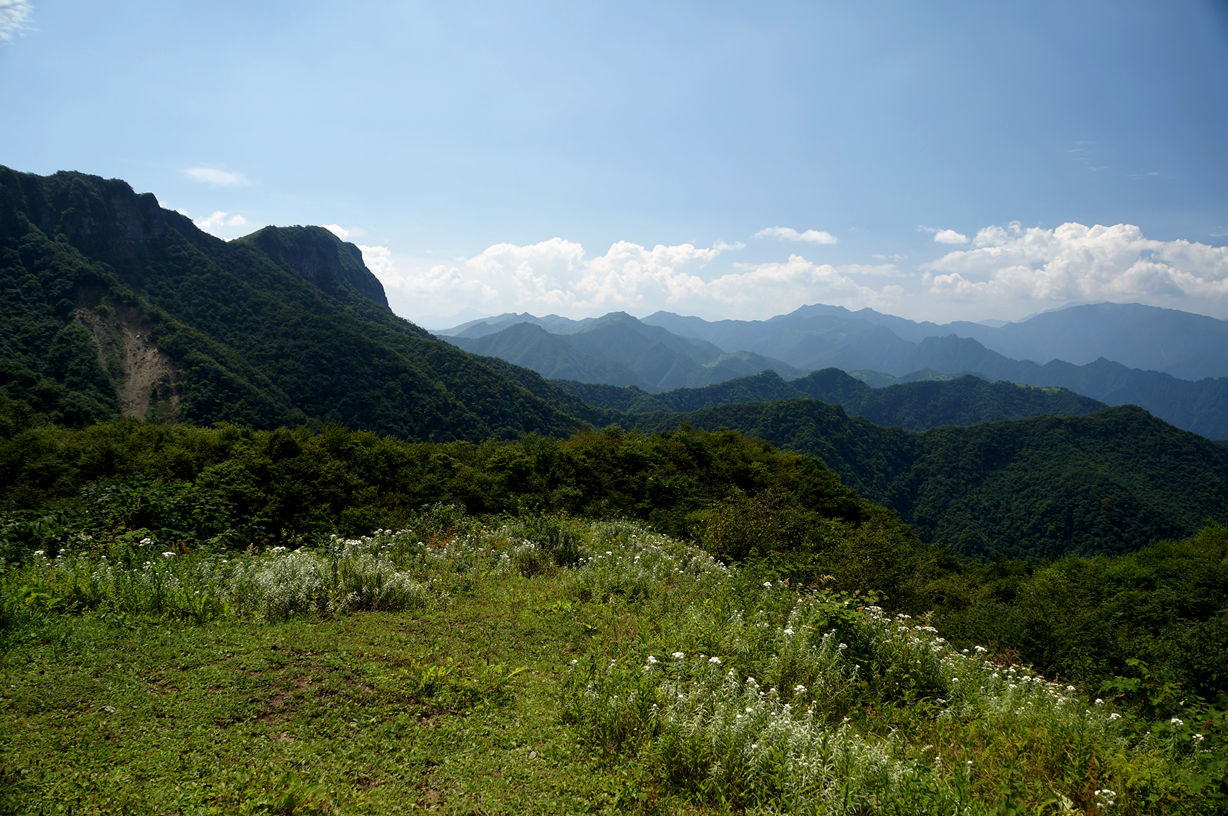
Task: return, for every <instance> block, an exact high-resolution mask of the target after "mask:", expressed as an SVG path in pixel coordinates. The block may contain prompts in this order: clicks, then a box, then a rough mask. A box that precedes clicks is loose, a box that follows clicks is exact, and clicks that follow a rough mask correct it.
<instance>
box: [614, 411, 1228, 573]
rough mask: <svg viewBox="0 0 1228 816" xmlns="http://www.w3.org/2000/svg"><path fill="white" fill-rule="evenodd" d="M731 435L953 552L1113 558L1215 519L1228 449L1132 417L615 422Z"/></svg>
mask: <svg viewBox="0 0 1228 816" xmlns="http://www.w3.org/2000/svg"><path fill="white" fill-rule="evenodd" d="M628 417H629V421H631V422H633V423H634V424H636V425H637V426H638V427H642V428H645V429H655V428H663V427H673V426H675V425H677V424H678V423H679V422H686V423H689V424H690V425H693V426H694V427H697V428H709V429H712V428H722V427H725V428H733V429H736V430H739V431H741V432H743V433H748V434H752V435H754V436H759V437H762V438H764V439H767V440H768V441H770V442H772V443H773V444H776V445H779V446H781V447H783V448H786V449H789V450H795V451H798V452H801V453H808V454H811V455H814V456H818V457H819V458H820V459H822V460H823V461H824V462H825V463H827V465H828V466H830V467H831V468H832V469H833V470H835V471H836V472H837V473H839V474H840V476H841V478H842V479H843V480H844V481H845V483H846V484H848V485H850V486H851V487H853V488H854V489H856V490H857V491H858V492H860V493H861V494H862V495H864V496H866V497H867V498H869V499H871V500H873V501H877V502H881V503H883V504H885V505H886V506H888V507H890V508H892V509H893V510H895V511H896V512H898V513H899V514H900V515H901V517H903V518H904V520H905V521H907V522H908V523H909V524H911V525H913V527H914V528H915V529H916V530H917V532H918V534H919V535H920V536H921V537H922V538H923V539H925V540H927V541H935V542H939V543H942V544H946V545H948V546H950V547H951V548H952V549H954V550H955V551H956V552H959V553H962V554H965V555H978V556H986V555H989V554H991V553H994V552H1000V553H1003V554H1006V555H1011V556H1021V557H1056V556H1060V555H1064V554H1068V553H1094V552H1124V551H1128V550H1133V549H1137V548H1138V547H1141V546H1143V545H1144V544H1147V543H1148V542H1150V541H1153V540H1156V539H1159V538H1174V537H1180V536H1183V535H1190V534H1192V533H1193V531H1195V530H1197V529H1198V528H1199V526H1201V525H1202V524H1203V522H1204V521H1206V519H1207V518H1208V517H1210V518H1214V519H1216V520H1218V521H1220V522H1221V523H1223V522H1225V521H1228V450H1226V449H1225V448H1224V447H1223V446H1220V445H1217V444H1215V443H1213V442H1210V441H1208V440H1206V439H1203V438H1202V437H1200V436H1197V435H1195V434H1191V433H1188V432H1185V431H1181V430H1179V429H1177V428H1174V427H1172V426H1170V425H1167V424H1166V423H1164V422H1162V421H1160V420H1158V419H1156V418H1155V417H1153V416H1151V415H1149V414H1147V413H1146V412H1145V411H1142V410H1140V409H1138V408H1132V407H1123V408H1110V409H1105V410H1102V411H1098V412H1096V413H1092V414H1088V415H1085V416H1077V417H1064V418H1057V417H1037V418H1033V419H1024V420H1015V421H1010V422H994V423H988V424H984V425H976V426H971V427H966V428H959V427H946V428H936V429H933V430H929V431H926V432H924V433H910V432H907V431H903V430H900V429H895V428H884V427H881V426H878V425H874V424H873V423H871V422H869V421H867V420H864V419H861V418H858V417H849V416H848V415H847V414H846V413H845V412H844V411H843V409H841V408H838V407H835V406H830V405H826V404H824V403H821V402H818V401H814V400H788V401H784V402H773V403H755V404H745V405H726V406H721V407H716V408H707V409H703V410H699V411H693V412H689V413H683V414H676V413H669V414H667V413H661V414H638V415H628Z"/></svg>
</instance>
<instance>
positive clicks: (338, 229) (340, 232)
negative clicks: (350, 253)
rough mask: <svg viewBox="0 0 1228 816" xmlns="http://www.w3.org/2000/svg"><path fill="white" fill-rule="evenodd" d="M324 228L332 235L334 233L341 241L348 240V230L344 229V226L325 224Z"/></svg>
mask: <svg viewBox="0 0 1228 816" xmlns="http://www.w3.org/2000/svg"><path fill="white" fill-rule="evenodd" d="M324 229H326V230H328V231H329V232H331V233H332V234H333V235H336V236H337V237H338V238H340V239H341V240H342V241H348V240H350V230H348V229H346V228H345V227H342V226H338V225H337V224H325V225H324Z"/></svg>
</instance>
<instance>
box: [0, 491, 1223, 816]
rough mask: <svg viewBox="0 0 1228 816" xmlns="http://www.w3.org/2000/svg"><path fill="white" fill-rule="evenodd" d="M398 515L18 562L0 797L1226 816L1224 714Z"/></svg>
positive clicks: (671, 573) (672, 565) (831, 615)
mask: <svg viewBox="0 0 1228 816" xmlns="http://www.w3.org/2000/svg"><path fill="white" fill-rule="evenodd" d="M408 521H409V523H408V524H407V526H406V529H405V530H403V531H401V532H398V533H391V532H386V531H385V532H380V533H378V534H376V535H374V536H371V537H365V538H361V539H353V540H345V539H333V540H332V541H331V542H325V543H322V544H321V545H320V546H318V547H313V548H309V549H303V550H300V551H293V552H292V551H279V550H271V551H265V552H262V553H250V554H235V553H229V554H224V553H211V552H208V551H199V552H189V553H184V552H175V551H173V550H168V551H166V552H161V551H159V547H160V546H162V545H161V544H160V542H155V541H149V542H147V543H145V542H132V543H131V545H130V546H128V547H114V548H112V549H110V550H109V551H107V552H105V553H104V552H100V551H98V550H97V549H91V548H90V547H78V548H76V549H75V550H74V551H72V552H66V553H64V554H62V555H60V556H58V557H56V558H48V557H46V554H45V553H44V554H35V555H32V556H31V557H29V558H28V559H26V560H24V561H23V562H22V563H21V564H20V565H19V566H18V567H16V568H15V569H11V570H7V571H6V572H5V573H4V574H3V576H0V579H2V581H0V590H2V593H3V594H2V595H0V599H2V600H3V607H2V609H3V611H4V618H3V622H4V624H5V626H4V630H3V631H4V633H5V638H4V641H3V651H2V652H0V681H3V683H4V688H5V693H4V695H3V696H2V697H0V712H2V713H3V716H0V742H2V743H3V745H4V746H5V756H6V762H5V764H4V769H3V771H2V773H3V784H2V785H0V791H2V793H0V797H2V798H0V802H2V805H0V806H2V807H3V809H4V810H5V811H6V812H26V811H30V810H33V809H36V808H37V809H39V810H41V811H42V812H45V813H60V812H63V813H69V812H133V813H153V812H202V813H318V814H331V813H347V814H348V813H408V812H421V811H428V810H438V811H442V812H456V813H459V812H479V811H480V812H488V813H576V812H591V813H626V812H644V813H661V814H664V813H678V812H689V813H696V814H705V813H727V812H731V811H735V812H749V813H764V814H766V813H824V814H864V813H898V814H904V813H909V814H915V813H951V812H958V813H967V814H989V813H1008V812H1029V813H1040V812H1047V813H1093V812H1105V811H1107V812H1111V813H1122V814H1143V813H1146V814H1167V813H1182V814H1202V813H1206V814H1212V813H1219V812H1222V807H1223V804H1224V801H1225V796H1226V795H1228V789H1226V787H1225V784H1224V775H1223V773H1222V769H1223V766H1224V763H1225V761H1226V758H1225V747H1224V746H1225V743H1224V738H1225V734H1226V729H1225V722H1224V718H1223V713H1222V712H1221V711H1217V710H1215V709H1208V708H1202V707H1197V706H1195V707H1191V708H1188V709H1186V710H1178V711H1176V712H1175V713H1174V712H1167V711H1166V712H1165V713H1164V715H1163V716H1162V717H1147V716H1143V715H1140V714H1139V713H1136V711H1135V710H1134V709H1131V708H1121V707H1119V706H1118V705H1117V703H1116V702H1115V700H1114V699H1113V697H1112V696H1111V695H1102V696H1101V697H1098V696H1097V694H1098V692H1097V691H1095V690H1093V689H1083V688H1078V687H1076V686H1074V685H1066V684H1058V683H1053V682H1048V681H1046V680H1045V679H1043V678H1041V677H1039V676H1037V675H1036V674H1035V673H1034V672H1032V671H1030V670H1028V669H1027V668H1024V667H1020V666H1015V665H1008V664H1007V663H1005V662H1003V661H1002V659H1001V657H999V656H997V655H994V654H993V653H991V652H987V651H986V650H985V649H983V648H980V647H979V646H978V647H976V648H972V647H969V648H967V649H959V648H955V647H953V646H952V645H950V644H949V643H947V642H946V641H945V640H944V639H943V638H942V637H941V636H940V635H941V633H940V632H936V631H935V630H934V627H932V626H930V625H928V624H927V623H926V621H925V620H918V619H913V618H909V617H908V616H906V615H893V614H890V613H889V612H885V611H883V610H881V609H879V608H878V607H877V606H876V605H875V604H874V598H873V596H872V595H868V596H863V595H860V594H857V595H849V594H842V593H834V592H831V591H825V590H823V589H821V588H820V589H808V588H805V587H800V586H793V585H790V584H787V583H786V582H784V581H781V580H775V579H772V578H771V577H765V575H764V574H762V573H757V572H755V571H754V570H750V569H742V568H734V569H731V568H728V567H726V566H724V565H722V564H721V563H720V562H718V561H715V560H714V559H712V558H711V557H710V556H709V555H708V554H707V553H704V552H702V551H699V550H695V549H693V548H690V547H687V546H684V545H682V544H680V543H678V542H676V541H672V540H670V539H667V538H664V537H661V536H659V535H657V534H654V533H652V532H650V531H648V530H645V529H643V528H641V527H637V526H635V525H633V524H627V523H613V522H600V523H586V522H578V521H559V520H550V519H543V518H540V517H529V518H524V519H520V520H512V521H506V522H503V523H494V524H481V523H478V522H476V521H475V520H473V519H470V518H467V517H465V516H463V515H459V514H457V513H456V512H454V511H451V510H447V509H439V510H435V511H432V512H428V513H425V514H422V515H419V516H417V517H415V518H413V519H409V520H408ZM104 555H105V556H106V557H105V558H104V557H103V556H104ZM48 677H52V678H56V682H54V683H48V682H47V678H48Z"/></svg>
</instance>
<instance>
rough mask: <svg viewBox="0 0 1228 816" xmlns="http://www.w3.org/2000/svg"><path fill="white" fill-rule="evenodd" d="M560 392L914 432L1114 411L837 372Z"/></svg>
mask: <svg viewBox="0 0 1228 816" xmlns="http://www.w3.org/2000/svg"><path fill="white" fill-rule="evenodd" d="M556 384H557V385H558V386H559V387H560V388H562V389H564V390H565V391H567V392H569V393H571V394H573V395H575V396H576V397H579V398H580V399H582V400H584V401H585V402H587V403H589V404H590V405H593V406H596V407H599V408H605V409H607V410H611V411H620V412H624V413H632V414H634V413H648V412H662V411H664V412H686V411H698V410H702V409H705V408H716V407H718V406H721V405H736V404H742V403H752V402H778V401H780V400H790V399H816V400H819V401H820V402H825V403H828V404H830V405H839V406H840V407H842V408H843V409H844V410H846V411H847V412H848V413H850V414H853V415H855V416H860V417H864V418H866V419H868V420H870V421H871V422H873V423H874V424H876V425H883V426H888V427H899V428H905V429H907V430H911V431H923V430H928V429H930V428H935V427H940V426H943V425H979V424H981V423H983V422H996V421H999V420H1006V419H1026V418H1029V417H1035V416H1045V415H1053V416H1072V415H1078V414H1089V413H1092V412H1093V411H1098V410H1101V409H1102V408H1105V407H1106V406H1105V404H1104V403H1102V402H1098V401H1096V400H1093V399H1089V398H1087V397H1083V396H1080V395H1078V394H1075V393H1074V392H1072V391H1068V390H1066V389H1063V388H1037V387H1034V386H1025V385H1017V384H1014V383H1009V382H1003V381H999V382H992V383H991V382H987V381H985V380H983V379H980V378H978V377H974V376H972V375H965V376H962V377H956V378H952V379H949V380H941V381H938V380H928V381H921V382H913V383H901V384H898V385H891V386H887V387H885V388H871V387H870V386H868V385H866V384H865V383H864V382H862V381H861V380H858V379H856V378H854V377H851V376H849V375H848V374H846V373H844V372H843V371H840V370H839V369H835V368H828V369H824V370H823V371H815V372H812V373H810V374H807V375H806V376H804V377H799V378H797V379H795V380H791V381H788V382H786V381H785V380H784V379H783V378H782V377H781V376H780V375H779V374H777V373H776V372H774V371H764V372H762V373H760V374H755V375H753V376H750V377H741V378H738V379H734V380H728V381H726V382H723V383H718V384H716V385H709V386H705V387H704V388H681V389H678V390H675V391H667V392H664V393H661V394H650V393H648V392H646V391H643V390H641V389H638V388H635V387H634V386H628V387H622V388H620V387H616V386H610V385H594V384H587V383H579V382H567V381H556Z"/></svg>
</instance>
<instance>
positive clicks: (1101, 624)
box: [0, 397, 1228, 716]
mask: <svg viewBox="0 0 1228 816" xmlns="http://www.w3.org/2000/svg"><path fill="white" fill-rule="evenodd" d="M2 406H3V398H2V397H0V407H2ZM0 472H3V473H5V474H8V476H9V479H8V481H5V482H0V558H3V559H5V560H6V561H7V562H9V563H13V562H18V561H21V560H23V559H25V558H27V557H28V556H29V555H30V554H31V553H33V552H35V551H38V550H42V551H44V552H45V553H47V554H48V555H49V556H50V557H52V558H54V557H55V556H56V555H57V554H58V552H59V551H60V549H61V548H63V547H64V546H66V545H68V546H69V549H70V551H71V549H72V547H76V546H80V545H82V544H84V545H85V546H87V547H92V548H95V549H98V550H99V551H107V550H109V548H112V547H118V548H120V549H121V550H123V549H124V548H126V547H129V546H131V545H134V544H136V543H138V542H139V541H140V540H141V539H143V538H145V537H148V536H152V537H153V538H154V539H156V540H157V542H158V546H159V547H160V548H161V549H160V550H159V552H161V551H162V550H167V551H172V552H176V553H179V554H183V553H188V552H195V551H197V550H206V551H210V552H214V553H228V552H234V551H238V550H244V549H246V548H248V547H249V546H254V547H256V548H257V549H261V550H264V549H268V548H271V547H276V546H281V547H287V548H289V549H291V550H293V549H297V548H299V547H301V546H303V545H304V544H314V543H315V542H317V541H320V540H322V539H325V538H327V537H328V536H329V535H331V534H334V533H335V534H337V535H341V536H343V537H349V538H352V537H355V536H359V535H362V534H364V533H366V532H369V531H371V530H374V529H399V528H401V527H403V526H405V525H406V524H407V523H408V522H409V520H410V519H412V518H413V517H414V514H415V513H416V512H417V510H418V508H421V507H423V506H427V505H429V504H431V503H432V502H436V501H445V502H449V503H453V504H456V505H458V506H463V507H465V508H466V509H467V510H468V511H469V512H472V513H476V514H487V515H489V514H501V515H542V514H552V513H567V514H570V515H573V516H583V517H589V518H595V519H620V518H630V519H638V520H640V521H641V522H644V523H646V524H648V525H650V526H651V527H652V528H653V529H654V530H656V531H658V532H662V533H666V534H669V535H671V536H674V537H676V538H680V539H685V540H689V541H694V542H697V543H698V544H699V545H700V546H702V547H704V549H705V550H707V551H708V552H710V553H712V554H713V555H714V556H716V557H718V558H720V559H721V560H722V561H723V562H726V563H746V562H754V563H756V564H758V568H759V569H763V570H765V571H768V572H770V574H771V575H772V577H774V578H780V579H785V580H789V581H792V582H793V583H795V584H800V585H810V584H811V583H813V582H817V581H820V580H821V581H823V582H824V586H826V587H827V588H828V589H831V590H836V591H845V592H852V591H855V590H864V589H865V588H873V589H874V590H875V591H876V592H878V593H879V594H880V595H881V596H882V597H883V598H884V602H885V604H886V605H887V606H888V607H889V608H891V609H893V610H896V611H902V612H907V613H909V614H914V615H916V614H922V613H926V612H930V613H932V614H933V619H934V622H935V624H937V625H940V626H941V628H942V629H943V630H944V632H946V633H947V637H949V638H951V639H952V640H954V641H958V642H959V643H961V645H973V644H981V645H984V646H987V647H991V648H994V649H995V650H997V651H999V652H1002V653H1004V654H1010V655H1013V656H1014V657H1016V658H1018V659H1019V660H1021V661H1023V662H1026V663H1029V664H1031V665H1033V666H1035V667H1036V668H1037V670H1039V671H1042V672H1044V673H1045V674H1047V675H1049V676H1053V677H1060V678H1062V679H1063V680H1065V681H1067V682H1073V683H1076V684H1080V685H1084V686H1089V687H1096V686H1098V685H1099V684H1100V683H1101V682H1102V681H1103V680H1105V678H1112V677H1120V678H1122V681H1121V682H1122V683H1123V684H1125V685H1130V686H1132V687H1133V691H1132V694H1133V696H1134V697H1135V698H1136V699H1137V701H1138V703H1139V704H1140V705H1144V704H1145V705H1146V706H1147V707H1149V708H1150V709H1151V710H1152V711H1154V712H1155V714H1156V715H1157V716H1158V715H1159V714H1161V713H1163V712H1164V711H1171V710H1174V709H1175V707H1176V706H1177V705H1178V704H1179V703H1180V700H1181V699H1183V698H1185V697H1187V696H1189V695H1196V696H1198V697H1200V698H1201V699H1203V700H1205V701H1207V702H1214V701H1215V700H1216V699H1217V697H1218V696H1219V694H1221V693H1222V692H1224V691H1225V690H1228V670H1226V669H1225V665H1228V661H1226V660H1225V659H1224V655H1226V654H1228V531H1226V530H1225V528H1223V527H1222V526H1219V525H1216V524H1211V525H1209V526H1207V527H1205V528H1204V529H1203V530H1202V531H1201V532H1199V533H1197V534H1196V535H1194V536H1192V537H1182V538H1175V539H1174V540H1169V541H1158V542H1155V543H1153V544H1150V545H1148V546H1145V547H1142V548H1140V549H1137V550H1135V551H1132V552H1127V553H1124V554H1121V555H1116V556H1105V555H1100V556H1084V557H1066V558H1063V559H1060V560H1057V561H1053V562H1045V561H1041V560H1038V559H1032V560H1007V559H1003V558H997V559H992V560H986V561H975V560H970V559H960V558H957V557H955V556H953V555H952V554H951V553H950V552H948V551H947V550H946V549H945V548H944V547H942V546H939V545H935V544H929V543H926V542H924V541H921V540H919V539H918V537H917V536H916V535H915V534H914V533H913V532H912V530H911V529H909V527H907V526H906V525H905V524H903V523H901V521H900V519H899V518H897V517H896V516H895V515H893V514H892V513H890V512H889V511H887V510H885V509H884V508H882V507H880V506H877V505H874V504H872V503H871V502H868V501H866V500H865V499H863V498H861V497H859V496H858V495H857V494H856V493H854V492H852V491H851V490H849V489H848V488H847V487H845V486H844V485H843V484H841V482H840V480H839V479H838V478H837V477H836V476H835V474H834V473H833V472H832V471H831V470H829V469H828V468H826V467H825V466H824V465H823V464H822V463H821V462H819V461H818V460H815V459H812V458H807V457H803V456H799V455H797V454H792V453H786V452H783V451H780V450H776V449H773V448H772V447H771V446H769V445H767V444H766V443H764V442H762V441H759V440H754V439H751V438H748V437H745V436H742V435H740V434H736V433H733V432H731V431H718V432H705V431H698V430H694V429H688V428H682V429H676V430H672V431H668V432H663V433H659V434H654V435H646V434H642V433H637V432H623V431H620V430H618V429H617V428H610V429H607V430H604V431H596V432H585V433H580V434H576V435H574V436H572V437H570V438H569V439H566V440H554V439H545V438H541V437H526V438H525V439H523V440H522V441H520V442H517V443H485V444H479V445H474V444H470V443H459V442H454V443H434V444H430V443H408V442H403V441H400V440H396V439H391V438H388V437H379V436H376V435H374V434H371V433H366V432H356V431H348V430H345V429H343V428H339V427H336V426H330V427H327V428H323V429H319V430H315V431H313V430H308V429H298V430H294V431H288V430H284V429H283V430H279V431H253V430H251V429H244V428H240V427H236V426H229V425H218V426H216V427H213V428H191V427H185V426H166V425H153V424H146V423H139V422H135V421H119V422H111V423H102V424H98V425H93V426H90V427H87V428H84V429H80V430H68V429H64V428H58V427H55V426H52V425H46V424H42V423H41V422H39V421H38V418H37V417H32V416H23V415H21V414H20V412H10V413H8V414H7V415H6V414H5V413H4V412H3V411H0ZM1055 478H1057V477H1055ZM154 560H155V561H156V560H157V559H154Z"/></svg>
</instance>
